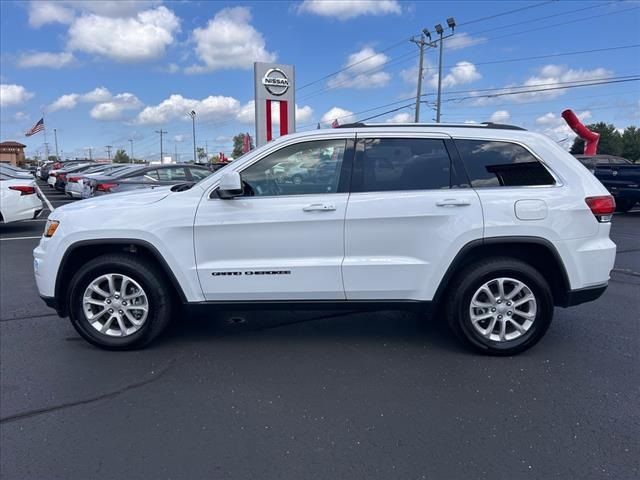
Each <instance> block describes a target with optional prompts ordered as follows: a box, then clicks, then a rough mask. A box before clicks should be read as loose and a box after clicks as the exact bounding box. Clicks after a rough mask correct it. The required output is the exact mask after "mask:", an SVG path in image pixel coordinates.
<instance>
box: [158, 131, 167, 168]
mask: <svg viewBox="0 0 640 480" xmlns="http://www.w3.org/2000/svg"><path fill="white" fill-rule="evenodd" d="M156 133H159V134H160V163H162V162H163V160H164V151H163V149H162V135H164V134H165V133H167V131H166V130H162V129H160V130H156Z"/></svg>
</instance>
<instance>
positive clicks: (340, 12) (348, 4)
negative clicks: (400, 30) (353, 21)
mask: <svg viewBox="0 0 640 480" xmlns="http://www.w3.org/2000/svg"><path fill="white" fill-rule="evenodd" d="M298 12H300V13H311V14H314V15H320V16H322V17H334V18H337V19H338V20H348V19H350V18H353V17H358V16H360V15H386V14H389V13H395V14H399V13H401V12H402V8H401V7H400V4H399V3H398V2H397V1H396V0H304V2H302V3H301V4H300V6H299V7H298Z"/></svg>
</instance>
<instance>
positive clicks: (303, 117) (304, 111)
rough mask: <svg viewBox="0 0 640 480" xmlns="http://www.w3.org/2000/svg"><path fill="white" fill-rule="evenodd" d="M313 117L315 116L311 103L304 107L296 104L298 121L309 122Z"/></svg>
mask: <svg viewBox="0 0 640 480" xmlns="http://www.w3.org/2000/svg"><path fill="white" fill-rule="evenodd" d="M312 117H313V108H311V107H310V106H309V105H305V106H304V107H298V105H296V122H297V123H304V122H308V121H309V120H311V118H312Z"/></svg>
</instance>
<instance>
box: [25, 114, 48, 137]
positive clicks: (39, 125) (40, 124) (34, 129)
mask: <svg viewBox="0 0 640 480" xmlns="http://www.w3.org/2000/svg"><path fill="white" fill-rule="evenodd" d="M42 130H44V118H41V119H40V120H38V121H37V122H36V124H35V125H34V126H33V127H31V128H30V129H29V130H27V133H25V136H27V137H30V136H31V135H35V134H36V133H38V132H41V131H42Z"/></svg>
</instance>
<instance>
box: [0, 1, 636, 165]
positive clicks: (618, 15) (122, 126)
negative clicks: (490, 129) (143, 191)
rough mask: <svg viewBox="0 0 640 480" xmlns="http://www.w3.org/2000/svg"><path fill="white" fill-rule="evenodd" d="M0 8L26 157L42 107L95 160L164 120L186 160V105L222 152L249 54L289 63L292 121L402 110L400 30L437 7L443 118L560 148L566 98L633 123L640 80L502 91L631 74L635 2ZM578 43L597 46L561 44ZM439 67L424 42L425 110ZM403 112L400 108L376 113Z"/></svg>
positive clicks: (429, 24) (237, 113) (426, 116)
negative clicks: (497, 126) (541, 136)
mask: <svg viewBox="0 0 640 480" xmlns="http://www.w3.org/2000/svg"><path fill="white" fill-rule="evenodd" d="M0 9H1V11H0V13H1V20H0V22H1V23H0V30H1V32H0V35H1V38H0V44H1V51H0V60H1V71H0V76H1V77H0V80H1V83H2V91H1V92H0V100H1V104H2V107H1V128H0V130H1V131H0V135H1V137H2V140H9V139H11V140H18V141H21V142H23V143H25V144H26V145H27V147H28V149H27V150H28V154H34V153H35V152H36V151H37V150H38V149H39V150H41V152H42V150H43V142H44V138H43V135H42V134H38V135H36V136H33V137H30V138H25V137H24V132H25V131H26V130H27V129H28V128H29V127H30V126H31V125H32V124H33V123H34V122H35V121H37V120H38V119H39V118H40V116H41V112H42V111H43V110H44V111H45V115H46V118H45V119H46V124H47V127H48V131H49V132H50V134H51V133H52V130H53V128H56V129H57V132H58V143H59V148H60V149H61V150H63V151H64V153H65V155H66V156H83V155H84V154H85V151H86V150H85V149H86V147H89V146H90V147H92V148H93V152H94V157H96V156H105V155H106V153H105V149H104V146H105V145H112V146H113V147H114V149H117V148H126V149H127V151H128V150H129V148H130V144H129V142H128V139H133V140H134V150H135V154H136V156H139V157H145V158H148V159H152V158H155V157H156V156H158V155H159V138H158V135H157V134H156V133H154V131H155V130H159V129H163V130H166V131H167V132H168V134H167V135H166V136H165V146H164V148H165V151H169V152H174V151H175V150H177V151H178V153H180V154H181V155H182V156H183V158H184V159H186V158H188V157H189V156H190V152H192V143H191V124H190V119H189V118H188V117H186V112H187V111H189V110H191V109H195V110H196V111H197V112H198V119H197V137H198V141H197V143H198V146H203V147H204V146H205V142H206V143H207V145H208V149H209V152H210V153H214V152H218V151H225V152H227V154H228V153H229V152H230V138H231V136H232V135H234V134H236V133H238V132H244V131H249V132H253V128H254V127H253V107H252V104H251V101H252V99H253V78H252V76H253V70H252V65H253V62H254V61H255V60H261V61H272V60H275V61H278V62H281V63H287V64H293V65H295V67H296V76H297V78H296V85H297V92H296V103H297V106H298V110H297V124H298V130H303V129H309V128H315V126H316V124H317V123H318V122H322V123H323V125H327V126H328V123H330V122H331V121H332V120H333V119H334V118H338V119H339V121H340V122H341V123H344V122H346V121H350V120H356V119H363V118H366V117H368V116H372V115H376V114H379V113H383V112H385V111H387V110H391V109H394V108H398V107H404V106H405V105H407V104H409V103H411V100H410V97H412V96H415V91H416V78H417V47H416V45H414V44H412V43H410V42H409V41H408V38H409V37H410V36H412V35H416V34H418V33H419V32H420V31H421V29H422V28H424V27H426V28H428V29H429V30H431V31H432V32H433V30H434V29H433V26H434V25H435V24H437V23H442V24H444V25H446V19H447V18H448V17H454V18H455V20H456V22H457V23H458V25H459V26H458V27H457V28H456V30H455V34H454V36H453V37H451V38H450V39H447V40H445V46H446V48H445V52H444V57H445V58H444V62H443V64H444V89H443V99H444V102H443V116H442V120H443V121H450V122H465V121H467V122H471V121H476V122H481V121H487V120H494V121H500V122H505V123H513V124H518V125H522V126H524V127H526V128H529V129H533V130H538V131H542V132H545V133H547V134H549V135H550V136H552V137H553V138H554V139H555V140H557V141H559V142H562V143H563V145H566V146H568V145H569V144H570V142H571V139H572V134H571V132H570V131H569V130H568V129H567V128H566V126H565V125H564V123H563V121H562V119H561V118H559V114H560V112H561V111H562V110H563V109H565V108H572V109H574V110H575V111H576V112H577V113H578V114H579V115H580V116H581V117H582V118H583V119H584V120H585V122H595V121H605V122H611V123H614V124H615V125H616V126H617V127H619V128H624V127H626V126H628V125H638V124H639V123H640V121H639V120H640V82H621V83H608V84H604V85H599V86H588V87H582V88H570V89H563V90H545V91H534V92H526V93H519V94H517V95H516V94H514V93H517V92H518V91H519V90H518V88H519V86H522V85H529V87H528V88H527V89H526V90H537V89H542V88H549V87H551V88H553V87H554V86H559V85H564V86H566V85H576V82H586V83H590V82H595V81H609V79H612V78H615V79H619V80H623V78H621V77H626V76H631V75H636V76H637V75H638V74H640V62H639V59H640V48H638V47H637V45H639V44H640V3H639V2H632V1H609V2H588V1H587V2H575V1H546V2H545V1H535V2H512V1H493V2H491V1H488V2H487V1H477V2H476V1H459V2H417V1H416V2H398V1H394V0H380V1H366V0H361V1H349V0H344V1H339V2H333V1H314V0H307V1H304V2H267V1H263V2H204V1H201V2H186V1H180V2H160V1H121V2H101V1H96V0H94V1H82V0H76V1H56V2H53V1H36V2H13V1H3V2H0ZM513 10H518V11H516V12H512V13H507V14H504V15H502V13H504V12H510V11H513ZM487 17H489V18H487ZM634 45H635V47H633V46H634ZM616 47H629V48H616ZM588 50H601V51H597V52H591V53H571V52H584V51H588ZM566 53H570V54H569V55H564V54H566ZM552 55H553V56H552ZM530 57H546V58H533V59H532V58H530ZM520 59H525V60H520ZM353 64H355V65H354V66H352V67H351V68H347V69H346V70H344V71H343V72H340V73H338V74H336V75H331V76H329V74H331V73H333V72H336V71H338V70H340V69H342V68H344V67H348V66H349V65H353ZM436 66H437V50H436V49H429V50H427V52H426V56H425V67H426V70H425V72H424V85H423V93H424V94H426V95H425V97H424V98H425V100H426V101H427V102H428V103H427V104H426V105H423V106H422V121H432V120H433V118H434V115H435V114H434V110H433V101H434V93H435V85H436V83H435V76H434V75H435V73H436V71H437V70H436V69H435V67H436ZM325 77H326V78H325ZM308 84H309V85H308ZM545 86H547V87H545ZM490 89H494V90H490ZM495 89H502V90H495ZM488 93H502V94H504V93H509V95H502V96H498V97H493V98H491V97H487V96H486V95H487V94H488ZM389 104H391V105H389ZM384 105H389V106H386V107H384ZM360 112H363V113H360ZM413 115H414V110H413V109H412V108H410V107H407V108H401V109H399V110H397V111H395V112H390V113H388V114H385V115H382V116H380V117H378V118H377V119H376V120H375V121H382V122H384V121H411V120H412V119H413ZM52 136H53V135H50V136H49V140H50V141H51V142H52V138H51V137H52Z"/></svg>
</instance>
